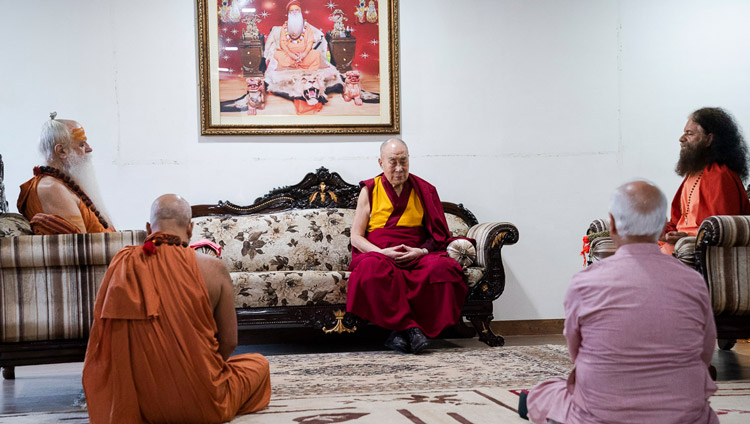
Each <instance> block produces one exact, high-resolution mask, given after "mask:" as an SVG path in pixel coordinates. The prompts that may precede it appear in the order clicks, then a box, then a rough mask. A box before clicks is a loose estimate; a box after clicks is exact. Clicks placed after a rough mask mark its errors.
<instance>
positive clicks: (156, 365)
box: [83, 244, 271, 424]
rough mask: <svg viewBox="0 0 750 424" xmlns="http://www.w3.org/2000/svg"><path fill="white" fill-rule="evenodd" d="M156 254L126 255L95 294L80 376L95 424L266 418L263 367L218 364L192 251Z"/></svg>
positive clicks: (258, 359)
mask: <svg viewBox="0 0 750 424" xmlns="http://www.w3.org/2000/svg"><path fill="white" fill-rule="evenodd" d="M155 249H156V252H155V253H153V254H151V255H150V256H149V255H147V254H146V252H145V251H144V249H143V247H142V246H127V247H125V248H123V249H122V250H121V251H120V252H119V253H118V254H117V255H116V256H115V258H114V259H113V260H112V263H111V265H110V266H109V269H108V270H107V273H106V275H105V276H104V281H103V282H102V285H101V288H100V289H99V292H98V295H97V299H96V306H95V308H94V324H93V326H92V328H91V335H90V337H89V343H88V348H87V350H86V360H85V362H84V366H83V388H84V391H85V394H86V401H87V406H88V412H89V419H90V422H91V424H99V423H141V422H159V423H166V422H174V423H220V422H225V421H229V420H231V419H232V418H234V416H235V415H237V414H247V413H250V412H255V411H258V410H260V409H263V408H265V407H266V406H267V405H268V402H269V400H270V397H271V380H270V377H269V368H268V361H267V360H266V358H264V357H263V356H262V355H259V354H243V355H236V356H233V357H231V358H229V359H228V360H227V361H224V359H223V358H222V357H221V355H220V354H219V350H218V349H219V343H218V341H217V339H216V336H215V334H216V333H217V327H216V322H215V320H214V317H213V312H212V309H211V305H210V300H209V297H208V291H207V289H206V285H205V282H204V280H203V277H202V274H201V272H200V269H199V268H198V264H197V262H196V259H195V255H196V253H195V251H193V250H192V249H190V248H185V247H181V246H170V245H167V244H161V245H160V246H156V247H155Z"/></svg>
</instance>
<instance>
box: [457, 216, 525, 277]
mask: <svg viewBox="0 0 750 424" xmlns="http://www.w3.org/2000/svg"><path fill="white" fill-rule="evenodd" d="M509 235H510V236H509ZM466 237H468V238H473V239H474V240H476V242H477V259H476V262H475V263H474V265H477V266H481V267H487V265H488V263H489V259H490V258H489V256H488V255H489V252H490V250H491V249H492V248H493V247H495V246H497V245H499V244H501V243H508V244H512V243H515V242H516V241H518V229H517V228H516V226H515V225H513V224H511V223H510V222H485V223H482V224H478V225H475V226H473V227H471V228H470V229H469V231H468V232H467V233H466Z"/></svg>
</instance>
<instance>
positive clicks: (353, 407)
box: [0, 345, 750, 424]
mask: <svg viewBox="0 0 750 424" xmlns="http://www.w3.org/2000/svg"><path fill="white" fill-rule="evenodd" d="M268 359H269V361H270V363H271V381H272V385H273V396H272V398H271V404H270V405H269V407H268V408H266V409H265V410H263V411H261V412H259V413H256V414H252V415H245V416H240V417H237V418H235V419H234V420H233V421H232V423H233V424H253V423H264V424H266V423H267V424H276V423H279V424H280V423H292V424H294V423H303V424H329V423H352V424H368V423H373V424H389V423H404V424H409V423H412V424H422V423H424V424H432V423H451V424H456V423H459V424H479V423H524V422H526V423H527V422H528V421H524V420H522V419H520V418H519V417H518V415H517V413H516V411H515V409H516V407H517V405H518V394H517V393H518V390H520V389H524V388H530V387H531V386H532V385H534V384H535V383H537V382H538V381H541V380H544V379H546V378H550V377H557V376H564V375H566V374H567V372H568V371H569V369H570V363H569V359H568V354H567V350H566V348H565V347H564V346H559V345H542V346H516V347H502V348H471V349H469V348H459V349H440V350H434V351H430V352H429V353H427V354H425V355H420V356H414V355H401V354H396V353H391V352H361V353H360V352H357V353H334V354H314V355H279V356H269V357H268ZM711 405H712V407H713V408H714V410H715V411H716V412H717V414H719V419H720V421H721V423H723V424H734V423H748V422H750V381H741V382H722V383H719V391H718V392H717V393H716V395H715V396H714V397H712V398H711ZM57 422H65V423H70V424H83V423H88V418H87V416H86V413H85V412H82V411H68V412H58V413H48V414H18V415H5V416H0V423H19V424H21V423H22V424H26V423H29V424H31V423H35V424H36V423H38V424H47V423H57Z"/></svg>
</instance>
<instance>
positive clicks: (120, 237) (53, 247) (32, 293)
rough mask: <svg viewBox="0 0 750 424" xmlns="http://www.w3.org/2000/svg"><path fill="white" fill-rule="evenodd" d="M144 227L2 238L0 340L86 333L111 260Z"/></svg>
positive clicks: (138, 238) (82, 335)
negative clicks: (114, 230)
mask: <svg viewBox="0 0 750 424" xmlns="http://www.w3.org/2000/svg"><path fill="white" fill-rule="evenodd" d="M145 237H146V232H145V231H121V232H115V233H97V234H83V235H81V234H66V235H54V236H19V237H6V238H0V301H1V302H2V304H1V305H0V306H1V307H2V314H0V330H1V335H0V341H2V342H21V341H34V340H59V339H80V338H85V337H87V336H88V331H89V326H90V325H91V321H92V319H91V313H92V311H93V309H94V302H95V300H96V290H97V289H98V288H99V285H100V284H101V281H102V278H103V277H104V273H105V272H106V270H107V266H108V264H109V261H111V260H112V257H113V256H114V255H115V254H116V253H117V252H118V251H119V250H120V249H121V248H122V247H124V246H126V245H132V244H140V243H142V242H143V240H144V239H145Z"/></svg>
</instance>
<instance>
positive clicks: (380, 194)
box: [367, 176, 424, 232]
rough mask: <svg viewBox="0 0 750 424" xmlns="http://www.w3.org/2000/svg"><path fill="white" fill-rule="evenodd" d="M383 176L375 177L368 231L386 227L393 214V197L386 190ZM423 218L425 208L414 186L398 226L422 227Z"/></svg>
mask: <svg viewBox="0 0 750 424" xmlns="http://www.w3.org/2000/svg"><path fill="white" fill-rule="evenodd" d="M381 178H383V177H382V176H377V177H375V187H373V189H372V196H371V198H370V203H371V205H370V222H369V224H368V225H367V231H368V232H370V231H373V230H376V229H378V228H383V227H385V224H386V223H387V222H388V218H390V216H391V215H392V214H393V204H392V203H391V199H389V198H388V193H386V192H385V188H384V187H383V183H382V181H381ZM423 218H424V209H423V208H422V202H421V201H420V200H419V197H418V196H417V193H416V192H415V191H414V189H413V188H412V189H411V192H410V193H409V202H408V203H407V205H406V210H404V213H403V214H401V218H399V220H398V223H397V224H396V226H397V227H421V226H422V219H423Z"/></svg>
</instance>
